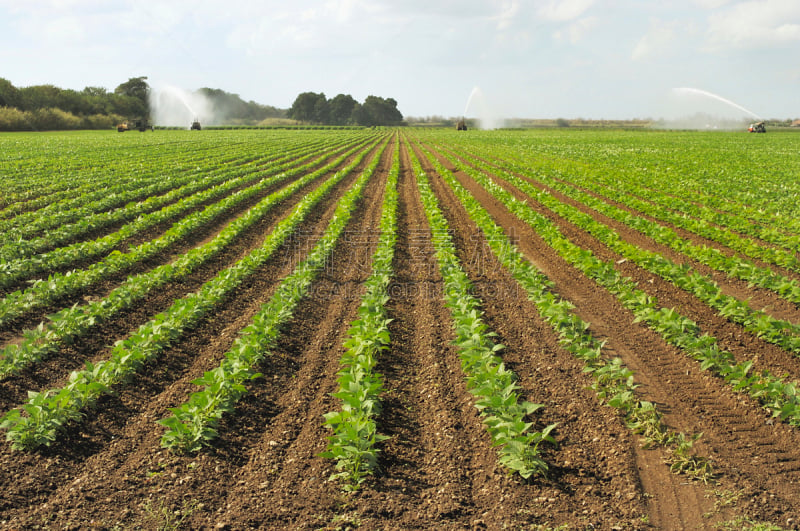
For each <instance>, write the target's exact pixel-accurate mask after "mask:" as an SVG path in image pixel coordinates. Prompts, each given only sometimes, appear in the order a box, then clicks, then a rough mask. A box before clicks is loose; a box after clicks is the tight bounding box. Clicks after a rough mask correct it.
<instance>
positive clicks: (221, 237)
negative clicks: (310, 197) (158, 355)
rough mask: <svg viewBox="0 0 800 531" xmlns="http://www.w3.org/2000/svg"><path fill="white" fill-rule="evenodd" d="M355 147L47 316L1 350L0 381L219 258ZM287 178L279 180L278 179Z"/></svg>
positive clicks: (337, 163)
mask: <svg viewBox="0 0 800 531" xmlns="http://www.w3.org/2000/svg"><path fill="white" fill-rule="evenodd" d="M357 149H358V147H356V148H353V149H351V150H349V151H347V152H345V153H343V154H342V155H340V156H339V157H338V158H336V159H335V160H333V161H331V162H329V163H328V164H326V165H325V166H323V167H321V168H319V169H317V170H316V171H313V172H311V173H309V174H306V175H305V176H303V177H302V178H300V179H298V180H297V181H295V182H294V183H292V184H290V185H289V186H286V187H285V188H283V189H281V190H278V191H276V192H274V193H272V194H270V195H269V196H267V197H266V198H264V199H262V200H261V201H260V202H259V203H257V204H256V205H255V206H253V207H252V208H250V210H248V211H247V212H246V213H245V214H244V215H242V216H240V217H239V218H237V219H236V220H235V221H233V222H232V223H230V224H229V225H228V226H227V227H225V228H224V229H223V230H222V231H220V233H219V234H218V235H217V236H215V237H214V238H213V239H212V240H210V241H209V242H207V243H205V244H203V245H201V246H199V247H196V248H194V249H192V250H191V251H189V252H188V253H185V254H184V255H182V256H180V257H178V258H177V259H176V260H174V261H173V262H172V263H170V264H165V265H162V266H159V267H156V268H155V269H153V270H151V271H149V272H146V273H140V274H138V275H135V276H131V277H129V278H128V279H127V280H126V281H125V282H124V283H123V284H122V285H120V286H119V287H117V288H115V289H114V290H112V291H111V292H110V293H109V294H108V296H106V297H105V298H103V299H101V300H99V301H94V302H89V303H87V304H84V305H81V306H78V305H75V306H72V307H70V308H65V309H63V310H61V311H59V312H57V313H56V314H54V315H51V316H49V317H48V320H49V323H47V324H44V323H42V324H40V325H39V326H38V327H37V328H35V329H33V330H27V331H26V332H25V333H24V335H23V339H22V341H20V342H18V343H12V344H9V345H8V346H6V347H5V348H4V349H3V351H2V354H3V357H2V358H0V376H5V375H8V374H11V373H13V372H17V371H19V370H20V369H22V368H24V367H25V366H26V365H28V364H30V363H32V362H35V361H38V360H40V359H42V358H44V357H45V356H47V355H49V354H50V353H52V352H54V351H55V350H56V349H58V348H59V344H60V343H69V342H72V341H74V340H75V339H76V338H78V337H80V336H82V335H83V334H85V333H86V332H87V331H88V330H90V329H91V328H92V327H93V326H95V325H96V324H98V323H101V322H103V321H106V320H108V319H110V318H111V317H113V316H114V315H115V314H117V313H118V312H119V311H121V310H123V309H125V308H129V307H131V306H132V305H133V304H134V303H136V302H137V301H139V300H141V299H142V298H144V297H145V296H146V295H147V294H148V293H150V292H152V291H153V290H154V289H156V288H158V287H160V286H164V285H166V284H167V283H169V282H174V281H177V280H180V279H181V278H184V277H185V276H187V275H188V274H190V273H191V272H192V271H194V270H196V269H197V268H198V267H199V266H200V265H201V264H203V263H206V262H207V261H208V260H210V259H211V258H212V257H214V256H216V255H217V254H219V253H220V252H221V251H222V250H223V249H224V248H225V247H226V246H228V245H229V244H230V243H231V242H232V241H234V240H235V239H236V238H237V237H238V235H239V234H241V233H242V232H243V231H244V230H246V229H247V228H248V227H251V226H252V225H253V224H254V223H256V222H257V221H258V220H259V219H261V218H263V217H264V216H265V215H266V214H267V213H268V212H269V211H271V210H272V208H273V207H274V206H275V205H277V204H279V203H280V202H281V201H283V200H285V199H286V198H288V197H290V196H291V195H293V194H294V193H296V192H297V191H298V190H300V189H301V188H303V187H304V186H307V185H309V184H310V183H312V182H314V181H315V180H316V179H318V178H319V177H320V176H322V175H324V174H325V173H327V172H329V171H331V170H332V169H334V168H336V167H337V166H339V165H340V164H342V162H343V161H344V160H345V159H346V158H347V157H348V156H350V155H352V154H353V153H355V151H356V150H357ZM301 171H302V169H301V168H298V169H296V170H293V171H292V172H291V175H294V174H296V173H300V172H301ZM291 175H283V176H279V177H278V178H279V179H284V177H286V178H288V177H290V176H291Z"/></svg>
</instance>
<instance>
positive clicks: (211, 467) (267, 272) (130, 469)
mask: <svg viewBox="0 0 800 531" xmlns="http://www.w3.org/2000/svg"><path fill="white" fill-rule="evenodd" d="M364 164H365V163H364ZM364 164H362V168H363V166H364ZM358 173H360V170H358V171H354V172H353V174H352V175H351V176H349V177H347V178H346V179H345V180H344V181H343V182H342V183H340V184H339V185H338V186H337V187H336V188H335V189H334V191H333V193H331V194H330V195H329V196H328V197H327V198H326V199H325V200H324V201H323V203H322V204H321V205H320V206H319V207H318V208H317V209H315V210H314V211H313V213H312V215H311V216H310V218H309V219H308V220H307V221H306V222H305V223H304V224H303V225H301V227H300V230H299V231H298V232H297V235H296V237H295V238H292V241H290V242H289V243H288V244H287V245H286V246H285V247H284V248H283V249H282V250H279V252H278V253H276V256H275V257H274V258H273V259H271V260H269V261H268V263H267V264H265V265H264V266H263V267H262V268H261V269H260V270H259V271H258V272H256V273H255V274H254V275H252V276H251V277H250V278H249V279H248V281H247V282H246V283H245V284H244V285H242V286H240V287H239V288H237V289H236V290H235V293H233V294H232V295H231V296H230V297H229V298H228V300H226V301H225V303H223V304H222V305H221V307H220V308H219V309H218V311H217V312H216V313H215V314H214V315H211V316H209V317H208V318H206V319H205V320H204V321H203V322H202V323H201V324H200V325H199V326H198V327H197V328H195V329H194V330H193V331H191V332H190V333H189V334H187V335H186V336H185V337H184V338H183V340H182V341H180V342H179V343H178V344H176V345H175V346H173V347H172V348H170V349H169V350H168V351H166V352H164V353H163V354H162V356H161V357H160V359H159V360H158V361H157V362H155V363H152V364H150V365H148V366H147V367H146V369H145V370H144V371H142V373H140V374H139V375H137V376H136V380H135V381H136V384H135V385H128V386H124V387H123V388H121V389H120V393H119V394H118V395H116V396H105V397H103V398H101V400H100V401H99V402H98V404H97V407H96V408H94V409H93V410H92V411H91V412H90V415H88V416H87V418H86V419H85V420H84V422H83V423H81V425H80V426H77V427H75V428H74V429H70V430H68V431H67V433H66V435H65V436H64V437H63V438H62V439H60V440H59V441H58V443H57V444H56V445H54V446H53V447H52V448H50V449H46V450H44V451H42V452H41V454H25V453H20V452H14V451H12V450H11V449H10V447H9V446H8V445H6V446H5V447H4V448H3V449H2V452H1V453H0V463H1V464H2V467H3V469H4V471H6V472H7V475H5V476H3V482H2V483H0V489H2V491H3V493H4V499H3V502H4V503H3V507H0V510H1V511H2V512H3V514H8V516H9V518H11V517H13V518H16V519H17V520H15V521H18V522H36V521H37V520H38V519H41V518H51V519H54V521H58V522H60V523H59V525H58V526H59V527H61V526H64V527H69V526H68V525H66V524H68V523H69V522H71V521H72V519H77V520H78V521H80V522H82V525H86V524H88V523H89V522H88V520H87V518H88V517H90V516H92V517H95V518H97V519H98V521H102V522H105V523H106V525H109V526H110V524H108V522H116V521H117V520H116V519H118V518H121V517H122V516H124V518H122V520H124V519H125V518H134V519H137V520H136V521H138V522H141V521H143V520H142V519H146V518H148V514H149V512H153V513H154V514H156V513H158V507H159V506H163V505H164V504H167V505H169V506H170V507H174V508H175V509H174V510H180V509H181V507H182V506H183V505H182V503H183V502H182V500H181V499H180V493H181V492H182V489H180V488H178V487H182V486H183V487H185V488H189V487H190V486H192V485H194V486H197V484H198V481H200V480H196V479H194V476H193V473H196V474H198V475H202V474H210V475H209V476H208V477H206V478H203V480H207V481H209V484H210V485H214V484H215V478H217V476H218V475H219V473H220V472H221V471H222V470H227V469H228V468H229V467H232V464H234V465H235V464H237V463H238V464H239V465H241V464H243V463H242V461H243V460H244V457H243V455H242V454H241V451H240V447H235V446H232V445H231V443H230V442H226V440H225V439H224V438H223V439H222V440H221V441H220V443H219V446H218V447H217V448H218V449H217V450H216V452H209V453H201V454H200V455H198V456H195V457H191V456H190V457H184V458H180V457H176V456H174V455H172V454H170V453H168V452H167V451H166V450H161V449H160V448H159V438H160V434H161V433H162V432H163V428H161V427H159V426H158V425H157V424H156V423H155V421H156V420H157V419H159V418H163V417H165V416H167V415H168V411H167V408H168V407H174V406H177V405H179V404H180V403H181V402H183V401H184V400H185V399H186V398H187V397H188V395H189V394H190V393H191V392H193V391H195V390H197V389H198V388H197V386H195V385H194V384H192V383H191V381H192V380H194V379H195V378H197V377H199V376H201V375H202V374H203V372H204V371H206V370H209V369H212V368H214V367H216V366H217V365H218V364H219V361H220V359H221V356H222V355H223V353H224V352H225V351H226V350H227V349H228V348H229V347H230V345H231V343H232V342H233V340H234V338H235V336H236V334H237V332H238V330H240V329H241V328H243V327H244V326H245V325H246V324H247V323H248V322H249V321H250V318H251V317H252V315H253V314H254V313H255V312H256V311H257V310H258V307H259V306H260V305H261V304H262V303H263V302H264V301H266V300H267V299H268V297H269V296H270V294H271V292H272V291H273V290H274V287H275V285H276V283H277V281H278V280H279V279H280V278H282V277H283V276H285V275H287V274H288V273H289V272H291V270H292V269H293V267H294V266H295V265H297V264H298V263H299V262H300V261H301V260H302V259H303V257H304V256H305V254H306V253H307V252H308V250H309V249H310V248H311V246H312V245H313V241H314V240H316V238H317V237H318V236H319V235H321V233H322V231H323V230H324V227H325V226H326V225H327V222H328V220H329V219H330V216H331V215H332V214H333V210H334V209H335V204H336V201H337V200H338V198H339V197H340V196H341V195H342V194H343V193H344V191H345V190H346V189H347V187H348V186H349V184H352V182H353V181H354V180H355V178H356V176H357V174H358ZM270 377H273V378H275V377H277V380H278V381H288V380H291V377H290V375H288V374H287V373H286V371H284V372H283V373H281V372H280V370H278V371H277V372H276V373H275V374H271V375H270ZM265 380H266V379H265ZM265 380H264V381H265ZM256 387H257V386H256ZM273 413H274V408H271V407H269V405H267V407H264V408H258V409H257V415H254V416H253V417H252V418H251V419H250V420H253V421H255V422H256V423H257V422H258V419H262V420H263V424H266V423H267V419H268V418H269V416H270V415H271V414H273ZM233 422H234V424H236V421H233ZM244 424H245V426H244V427H243V429H244V431H245V432H246V433H247V432H250V431H252V430H254V429H259V428H258V424H256V425H255V426H254V425H247V421H245V422H244ZM193 463H194V464H193ZM100 470H102V471H105V472H104V473H103V474H99V475H98V474H97V471H100ZM112 470H113V471H114V473H108V471H112ZM230 470H231V471H230V474H231V477H229V478H228V482H230V483H234V482H235V480H234V479H233V476H235V474H236V467H235V466H234V467H233V468H230ZM179 474H180V476H179ZM222 478H223V479H224V478H225V476H224V475H223V476H222ZM20 479H24V480H23V481H20ZM217 479H219V478H217ZM76 480H80V482H81V483H84V482H85V483H84V485H85V487H83V488H81V489H76V488H74V487H75V485H74V484H73V482H74V481H76ZM222 482H224V481H222ZM201 483H202V482H201ZM200 490H201V491H202V489H200ZM98 492H103V493H122V496H104V497H100V496H99V495H98ZM211 493H212V494H213V495H214V496H217V497H218V496H220V495H221V494H220V492H219V491H215V490H213V489H212V490H211ZM120 498H122V499H124V500H127V501H128V503H127V505H128V506H129V510H128V511H127V514H125V515H121V514H120V512H119V510H118V508H119V504H120ZM143 500H144V501H143ZM201 500H202V496H192V498H191V499H190V500H188V502H191V504H193V505H197V504H198V503H203V502H202V501H201ZM150 502H152V503H150ZM146 503H150V507H146V506H145V505H146ZM173 504H174V505H173ZM87 507H92V510H91V511H88V512H87V509H86V508H87Z"/></svg>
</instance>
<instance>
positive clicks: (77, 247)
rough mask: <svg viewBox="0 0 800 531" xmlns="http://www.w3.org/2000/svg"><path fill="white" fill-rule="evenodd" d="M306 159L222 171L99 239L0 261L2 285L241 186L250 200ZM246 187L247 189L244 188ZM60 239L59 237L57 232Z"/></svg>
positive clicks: (87, 254)
mask: <svg viewBox="0 0 800 531" xmlns="http://www.w3.org/2000/svg"><path fill="white" fill-rule="evenodd" d="M310 157H312V155H308V156H307V157H306V158H310ZM303 160H306V159H299V160H298V159H291V158H290V159H289V160H288V161H286V160H282V161H276V163H275V164H274V165H270V166H269V167H268V168H265V169H264V170H262V171H259V172H255V171H253V169H252V168H249V167H240V168H239V169H237V170H236V171H229V172H226V173H222V174H221V175H220V176H219V177H218V178H217V179H214V180H210V181H209V180H206V181H205V182H204V183H203V184H195V185H189V186H188V187H191V188H192V189H193V192H192V195H189V196H188V197H185V198H183V199H181V200H179V201H178V202H176V203H173V204H171V205H169V206H165V207H164V208H162V209H160V210H158V211H156V212H151V213H149V214H145V215H139V216H138V217H137V218H136V219H135V221H133V222H132V223H129V224H127V225H124V226H122V227H121V228H120V229H119V230H117V231H116V232H113V233H111V234H108V235H106V236H102V237H100V238H97V239H95V240H90V241H82V242H76V243H74V244H72V245H67V246H64V247H59V248H56V249H54V250H53V251H50V252H48V253H44V254H41V255H36V256H31V257H27V258H21V259H17V260H14V261H11V262H6V263H2V262H0V272H2V273H3V276H2V278H0V288H4V287H7V286H10V285H13V284H14V283H16V282H18V281H19V280H20V279H24V278H28V277H30V276H31V275H35V274H40V273H46V272H48V271H52V270H59V269H64V268H66V267H69V266H70V265H72V264H73V263H75V262H78V261H83V260H87V259H91V258H94V257H96V256H99V255H102V254H105V253H107V252H109V251H111V250H112V249H114V248H115V247H116V246H118V245H119V244H120V243H122V242H123V241H124V240H126V239H128V238H130V237H132V236H134V235H135V234H137V233H139V232H141V231H143V230H145V229H147V228H150V227H153V226H156V225H158V224H161V223H166V222H169V221H170V220H172V219H175V218H177V217H180V216H182V215H185V214H186V213H188V212H191V211H193V210H195V209H198V208H200V207H202V206H203V205H204V204H207V203H210V202H212V201H219V202H220V203H218V204H221V203H222V198H224V197H225V196H226V195H228V194H230V193H231V192H233V191H236V190H237V189H240V188H241V189H242V190H240V191H239V192H237V194H238V198H239V199H238V201H237V202H239V201H243V200H246V199H248V198H249V197H251V196H252V194H254V193H259V192H260V191H261V190H263V189H264V188H265V187H267V186H272V185H274V184H276V183H277V182H280V179H279V180H277V181H276V180H275V179H269V178H268V177H270V176H275V175H278V174H281V173H285V174H286V176H290V175H293V174H296V173H297V172H296V171H294V172H293V171H289V168H291V167H292V166H294V165H296V164H299V163H302V162H303ZM312 164H313V163H308V164H307V165H305V166H303V167H302V168H306V167H307V166H309V165H312ZM298 169H300V168H298ZM215 180H218V181H219V182H218V183H215V182H214V181H215ZM245 187H246V191H245V190H244V188H245ZM176 192H177V191H176ZM184 192H185V190H180V193H181V195H183V193H184ZM168 195H170V194H168ZM145 202H146V201H145ZM118 210H123V211H124V210H127V208H123V209H118ZM114 212H117V211H114ZM211 212H212V210H211V209H207V212H206V215H207V214H210V213H211ZM126 217H127V216H126ZM74 227H75V225H72V226H70V227H64V229H63V231H56V232H61V233H64V234H66V233H67V232H68V231H69V230H70V229H71V228H74ZM84 228H85V227H83V226H80V227H78V231H80V232H83V229H84ZM77 235H78V234H77V233H75V234H69V235H68V236H67V237H66V239H71V238H74V237H75V236H77ZM48 239H49V236H48V237H43V238H41V239H40V240H43V241H44V242H43V243H44V245H48V244H50V242H48V241H47V240H48ZM56 239H58V238H57V235H56ZM163 243H164V245H169V243H170V242H169V241H168V240H165V241H164V242H163ZM19 247H26V248H28V249H31V248H33V246H29V245H28V242H23V243H21V244H20V246H19ZM158 251H159V248H158V247H154V248H151V249H150V254H152V253H154V252H158ZM18 252H21V251H18ZM147 256H148V255H143V257H144V258H146V257H147Z"/></svg>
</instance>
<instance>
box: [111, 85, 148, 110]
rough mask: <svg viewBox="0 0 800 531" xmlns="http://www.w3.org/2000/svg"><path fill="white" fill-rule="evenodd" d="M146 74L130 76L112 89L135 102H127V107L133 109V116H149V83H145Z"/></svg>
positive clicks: (118, 94)
mask: <svg viewBox="0 0 800 531" xmlns="http://www.w3.org/2000/svg"><path fill="white" fill-rule="evenodd" d="M146 79H147V76H141V77H132V78H130V79H128V81H126V82H125V83H122V84H120V85H119V86H118V87H117V88H115V89H114V94H116V95H117V96H122V97H124V98H129V99H131V100H133V101H135V102H136V103H133V102H131V103H129V107H130V108H131V109H132V110H135V112H133V113H128V114H133V115H135V116H141V117H149V116H150V101H149V96H150V85H148V84H147V81H145V80H146Z"/></svg>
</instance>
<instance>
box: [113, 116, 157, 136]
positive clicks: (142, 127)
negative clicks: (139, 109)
mask: <svg viewBox="0 0 800 531" xmlns="http://www.w3.org/2000/svg"><path fill="white" fill-rule="evenodd" d="M148 129H149V130H151V131H154V130H155V129H154V128H153V124H151V123H150V122H148V121H147V120H146V119H139V118H137V119H135V120H128V121H125V122H122V123H121V124H119V125H117V131H119V132H120V133H124V132H125V131H133V130H138V131H140V132H142V133H144V132H145V131H147V130H148Z"/></svg>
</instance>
